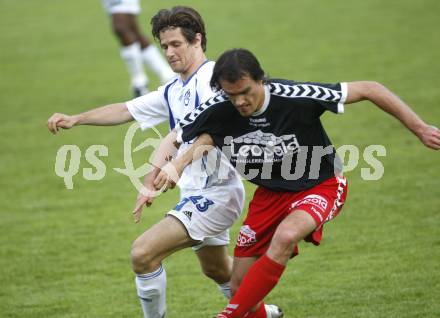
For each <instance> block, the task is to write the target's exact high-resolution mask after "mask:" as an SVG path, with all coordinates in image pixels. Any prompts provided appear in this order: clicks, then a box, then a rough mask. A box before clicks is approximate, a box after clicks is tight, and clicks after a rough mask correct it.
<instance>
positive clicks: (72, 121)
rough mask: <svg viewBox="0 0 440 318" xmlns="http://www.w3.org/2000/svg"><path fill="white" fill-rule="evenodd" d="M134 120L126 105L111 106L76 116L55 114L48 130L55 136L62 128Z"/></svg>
mask: <svg viewBox="0 0 440 318" xmlns="http://www.w3.org/2000/svg"><path fill="white" fill-rule="evenodd" d="M132 120H133V116H132V115H131V114H130V112H129V111H128V109H127V106H126V105H125V103H117V104H110V105H107V106H102V107H99V108H95V109H92V110H89V111H87V112H84V113H80V114H76V115H66V114H60V113H55V114H53V115H52V116H51V117H50V118H49V119H48V121H47V128H48V129H49V131H50V132H51V133H53V134H56V133H58V131H59V129H60V128H63V129H70V128H72V127H74V126H78V125H95V126H113V125H119V124H123V123H126V122H129V121H132Z"/></svg>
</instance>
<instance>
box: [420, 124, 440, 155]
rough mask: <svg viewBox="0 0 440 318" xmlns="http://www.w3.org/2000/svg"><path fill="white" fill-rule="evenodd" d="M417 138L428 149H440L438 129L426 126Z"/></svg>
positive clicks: (439, 131) (439, 132)
mask: <svg viewBox="0 0 440 318" xmlns="http://www.w3.org/2000/svg"><path fill="white" fill-rule="evenodd" d="M417 136H418V137H419V139H420V141H421V142H422V143H423V144H424V145H425V146H426V147H428V148H431V149H434V150H439V149H440V130H439V129H438V128H437V127H435V126H429V125H426V126H424V127H423V128H422V129H420V131H419V132H418V133H417Z"/></svg>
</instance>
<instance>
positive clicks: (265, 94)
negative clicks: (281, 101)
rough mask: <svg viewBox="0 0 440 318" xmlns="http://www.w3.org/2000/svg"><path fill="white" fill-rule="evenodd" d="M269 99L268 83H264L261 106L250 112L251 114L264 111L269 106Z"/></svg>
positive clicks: (256, 114)
mask: <svg viewBox="0 0 440 318" xmlns="http://www.w3.org/2000/svg"><path fill="white" fill-rule="evenodd" d="M269 101H270V90H269V86H268V85H264V102H263V106H262V107H261V108H260V109H259V110H257V111H256V112H255V113H253V114H252V116H260V115H261V114H262V113H264V112H265V111H266V109H267V107H268V106H269Z"/></svg>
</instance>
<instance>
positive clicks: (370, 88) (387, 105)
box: [346, 81, 440, 150]
mask: <svg viewBox="0 0 440 318" xmlns="http://www.w3.org/2000/svg"><path fill="white" fill-rule="evenodd" d="M363 100H369V101H371V102H372V103H374V104H375V105H376V106H378V107H379V108H381V109H382V110H383V111H385V112H387V113H389V114H391V115H392V116H394V117H396V118H397V119H398V120H400V121H401V122H402V124H403V125H405V126H406V127H407V128H408V129H409V130H410V131H412V132H413V133H414V134H415V135H416V136H417V137H418V138H419V139H420V141H421V142H422V143H423V144H424V145H425V146H427V147H429V148H432V149H435V150H438V149H440V130H439V129H438V128H436V127H434V126H431V125H428V124H427V123H425V122H424V121H423V120H422V119H421V118H420V117H419V116H418V115H417V114H416V113H415V112H414V111H413V110H412V109H411V108H410V107H409V106H408V105H407V104H406V103H405V102H403V101H402V100H401V99H400V98H399V97H398V96H397V95H395V94H394V93H393V92H391V91H390V90H389V89H388V88H386V87H385V86H383V85H382V84H379V83H377V82H368V81H360V82H349V83H347V100H346V104H351V103H356V102H359V101H363Z"/></svg>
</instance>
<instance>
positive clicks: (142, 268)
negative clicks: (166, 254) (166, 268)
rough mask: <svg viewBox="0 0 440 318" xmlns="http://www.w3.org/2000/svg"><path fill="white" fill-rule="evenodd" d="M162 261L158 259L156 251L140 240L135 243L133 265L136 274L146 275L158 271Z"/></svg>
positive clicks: (132, 254)
mask: <svg viewBox="0 0 440 318" xmlns="http://www.w3.org/2000/svg"><path fill="white" fill-rule="evenodd" d="M160 263H161V260H159V259H157V255H156V254H155V253H154V250H153V249H152V248H150V245H148V244H145V243H143V244H141V243H140V241H139V240H136V241H134V243H133V246H132V248H131V264H132V268H133V271H134V272H135V273H136V274H145V273H149V272H152V271H154V270H156V269H157V268H158V267H159V266H160Z"/></svg>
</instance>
